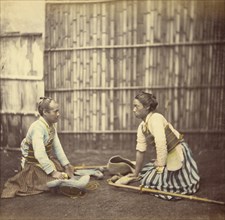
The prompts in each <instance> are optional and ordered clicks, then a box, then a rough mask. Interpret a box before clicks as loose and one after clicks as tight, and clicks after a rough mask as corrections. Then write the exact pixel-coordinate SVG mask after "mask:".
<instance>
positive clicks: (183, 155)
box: [132, 92, 200, 200]
mask: <svg viewBox="0 0 225 220" xmlns="http://www.w3.org/2000/svg"><path fill="white" fill-rule="evenodd" d="M133 104H134V109H133V112H134V114H135V116H136V117H137V118H140V119H142V122H141V123H140V125H139V127H138V131H137V145H136V169H135V173H134V174H133V175H132V176H135V177H138V176H140V177H141V184H142V185H143V186H144V187H146V188H153V189H157V190H161V191H167V192H173V193H179V194H193V193H195V192H196V191H197V190H198V188H199V180H200V178H199V174H198V168H197V165H196V162H195V161H194V159H193V157H192V152H191V150H190V149H189V147H188V145H187V143H185V142H184V140H183V138H182V135H180V133H179V132H178V131H177V130H176V129H174V128H173V126H172V125H171V124H170V123H169V122H168V121H167V120H166V119H165V118H164V116H163V115H161V114H160V113H157V112H156V111H155V109H156V107H157V105H158V102H157V100H156V98H155V96H154V95H152V94H150V93H145V92H141V93H139V94H138V95H137V96H136V97H135V99H134V102H133ZM147 146H153V147H155V151H156V160H155V161H154V162H150V163H148V164H146V165H145V166H144V167H143V162H144V154H145V152H146V149H147ZM156 196H157V197H160V198H163V199H167V200H171V199H175V198H174V197H172V196H168V195H162V194H158V195H156Z"/></svg>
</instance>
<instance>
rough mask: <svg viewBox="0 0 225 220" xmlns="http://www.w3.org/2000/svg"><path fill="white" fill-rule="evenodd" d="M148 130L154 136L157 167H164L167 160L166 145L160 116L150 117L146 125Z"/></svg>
mask: <svg viewBox="0 0 225 220" xmlns="http://www.w3.org/2000/svg"><path fill="white" fill-rule="evenodd" d="M148 129H149V130H150V132H151V133H152V135H153V136H154V140H155V147H156V159H157V162H158V165H159V166H165V165H166V159H167V144H166V134H165V129H164V125H163V117H162V116H161V115H160V114H154V115H152V117H151V120H149V123H148Z"/></svg>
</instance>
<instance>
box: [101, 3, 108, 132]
mask: <svg viewBox="0 0 225 220" xmlns="http://www.w3.org/2000/svg"><path fill="white" fill-rule="evenodd" d="M101 6H102V8H101V9H102V10H101V16H102V45H106V38H107V34H106V31H107V30H106V5H105V4H102V5H101ZM101 64H102V69H101V71H100V74H101V76H102V80H101V86H102V87H103V88H105V87H106V51H105V49H103V51H102V59H101ZM101 101H102V103H101V122H102V124H101V130H106V120H107V118H106V91H103V92H102V93H101Z"/></svg>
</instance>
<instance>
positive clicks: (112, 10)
mask: <svg viewBox="0 0 225 220" xmlns="http://www.w3.org/2000/svg"><path fill="white" fill-rule="evenodd" d="M114 27H115V3H110V45H114V39H115V28H114ZM114 73H115V70H114V49H110V88H113V87H114ZM114 104H115V103H114V92H113V90H110V130H113V129H114Z"/></svg>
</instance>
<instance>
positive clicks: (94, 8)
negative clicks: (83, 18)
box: [92, 4, 97, 131]
mask: <svg viewBox="0 0 225 220" xmlns="http://www.w3.org/2000/svg"><path fill="white" fill-rule="evenodd" d="M92 21H93V25H92V32H93V33H92V36H93V45H97V36H96V35H97V30H96V28H97V27H96V25H97V5H96V4H94V5H93V19H92ZM92 62H93V63H92V65H93V67H92V71H93V86H94V87H96V86H97V51H96V49H94V50H93V60H92ZM92 108H93V130H94V131H96V130H97V94H96V91H93V106H92Z"/></svg>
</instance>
